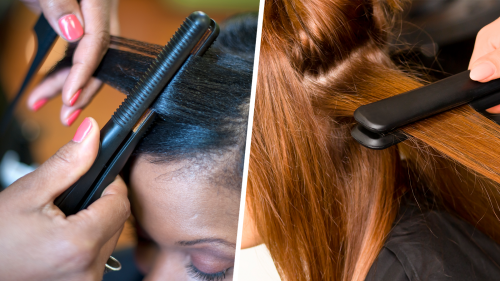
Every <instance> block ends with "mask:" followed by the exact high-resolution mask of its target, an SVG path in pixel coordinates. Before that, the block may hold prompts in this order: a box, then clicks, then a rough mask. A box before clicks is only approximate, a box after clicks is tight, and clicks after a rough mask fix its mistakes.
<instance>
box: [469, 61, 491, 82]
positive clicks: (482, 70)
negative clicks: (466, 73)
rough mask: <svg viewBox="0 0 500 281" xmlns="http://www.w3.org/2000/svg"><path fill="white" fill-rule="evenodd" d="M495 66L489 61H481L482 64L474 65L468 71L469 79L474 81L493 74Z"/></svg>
mask: <svg viewBox="0 0 500 281" xmlns="http://www.w3.org/2000/svg"><path fill="white" fill-rule="evenodd" d="M495 71H496V68H495V66H494V65H493V64H492V63H490V62H483V63H482V64H480V65H478V66H476V67H474V68H473V69H472V70H471V72H470V79H472V80H475V81H482V80H484V79H486V78H488V77H490V76H492V75H493V74H495Z"/></svg>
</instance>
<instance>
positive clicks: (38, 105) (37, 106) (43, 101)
mask: <svg viewBox="0 0 500 281" xmlns="http://www.w3.org/2000/svg"><path fill="white" fill-rule="evenodd" d="M48 101H49V99H47V98H45V99H41V100H39V101H37V102H35V104H33V107H32V109H33V111H38V110H39V109H40V108H42V106H44V105H45V104H46V103H47V102H48Z"/></svg>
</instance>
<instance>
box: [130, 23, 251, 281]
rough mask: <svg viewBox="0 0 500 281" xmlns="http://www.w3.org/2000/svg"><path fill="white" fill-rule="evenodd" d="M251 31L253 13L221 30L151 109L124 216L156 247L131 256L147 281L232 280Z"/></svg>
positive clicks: (223, 26)
mask: <svg viewBox="0 0 500 281" xmlns="http://www.w3.org/2000/svg"><path fill="white" fill-rule="evenodd" d="M256 30H257V25H256V16H255V15H253V14H252V15H246V16H239V17H236V18H234V19H232V20H229V21H227V22H226V23H225V24H224V25H222V26H221V34H220V36H219V38H218V40H217V41H216V42H217V43H216V44H214V46H213V47H212V48H211V49H209V50H208V51H207V53H206V54H205V55H204V56H203V57H199V58H196V59H195V60H194V61H192V62H191V63H189V64H187V65H186V66H185V67H184V68H183V69H182V70H181V72H180V73H179V74H178V75H177V76H176V77H175V78H174V80H173V81H172V82H171V83H170V84H169V86H168V87H167V89H166V90H165V91H164V92H163V93H162V95H161V96H160V97H159V98H158V100H157V101H156V102H155V104H154V106H153V108H154V110H155V112H156V113H157V114H158V118H157V120H156V121H155V122H154V123H153V125H152V126H151V128H150V129H149V131H148V133H147V134H146V136H145V137H144V138H143V140H142V141H141V143H140V144H139V145H138V147H137V148H136V151H135V154H136V159H135V161H134V162H133V164H132V165H131V173H130V181H129V182H130V187H131V196H130V198H131V202H132V209H133V214H134V217H135V219H136V220H137V222H138V224H139V227H140V228H141V232H142V234H143V237H144V236H146V237H149V238H151V240H152V241H154V242H155V243H156V247H154V248H150V247H151V246H146V247H139V248H138V252H137V257H138V258H139V259H140V260H142V261H143V262H142V263H140V265H142V269H143V270H144V271H146V272H148V273H149V274H148V276H150V277H151V278H152V279H165V278H174V277H175V278H178V279H182V278H185V279H189V277H191V278H193V279H195V280H223V279H224V277H227V278H230V277H231V276H232V270H231V268H232V266H233V264H234V253H235V248H236V234H237V227H238V213H239V205H240V204H239V203H240V197H241V196H240V191H241V182H242V173H243V159H244V150H245V142H246V127H247V122H248V119H247V118H248V106H249V100H250V88H251V79H252V69H253V50H254V48H255V36H256ZM235 33H236V34H237V35H238V36H237V37H236V36H235ZM240 38H243V39H245V40H246V41H241V40H240ZM139 234H141V233H139ZM141 244H142V243H141ZM153 252H154V253H155V259H154V262H151V260H149V259H150V257H151V254H152V253H153ZM144 261H145V262H144ZM155 277H156V278H155Z"/></svg>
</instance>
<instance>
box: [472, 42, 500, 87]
mask: <svg viewBox="0 0 500 281" xmlns="http://www.w3.org/2000/svg"><path fill="white" fill-rule="evenodd" d="M470 69H471V72H470V79H472V80H475V81H478V82H488V81H491V80H494V79H498V78H500V49H496V50H495V51H493V52H490V53H488V54H486V55H484V56H482V57H480V58H479V59H477V60H476V61H475V62H474V63H473V64H472V65H471V67H470Z"/></svg>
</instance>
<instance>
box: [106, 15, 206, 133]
mask: <svg viewBox="0 0 500 281" xmlns="http://www.w3.org/2000/svg"><path fill="white" fill-rule="evenodd" d="M210 21H211V20H210V18H209V17H208V16H207V15H206V14H204V13H202V12H194V13H192V14H191V15H190V16H189V17H188V18H186V20H185V21H184V23H183V24H182V25H181V26H180V27H179V29H178V30H177V31H176V32H175V34H174V36H173V37H172V38H171V39H170V41H169V42H168V44H167V45H166V46H165V47H164V48H163V49H162V51H161V52H160V54H159V55H158V56H157V57H156V59H155V61H154V62H153V63H152V64H151V65H150V66H149V68H148V70H147V71H146V73H145V74H144V75H143V76H142V77H141V79H140V80H139V82H138V83H137V84H136V85H135V87H134V90H133V91H132V93H131V94H130V95H129V96H128V97H127V98H126V99H125V100H124V101H123V102H122V104H121V105H120V107H118V109H117V110H116V112H115V114H114V115H113V116H112V119H113V121H114V122H115V123H116V124H118V125H120V126H122V127H130V128H132V126H133V125H134V124H135V123H136V122H137V121H138V120H139V118H140V116H141V115H142V113H143V112H144V111H145V110H146V109H147V108H148V107H149V106H150V105H151V103H152V102H153V101H154V100H155V98H156V97H157V96H158V94H159V93H160V92H161V91H162V90H163V88H164V87H165V86H166V85H167V83H168V82H169V81H170V80H171V78H172V77H173V76H174V75H175V73H176V72H177V70H178V69H179V68H180V67H181V66H182V64H183V63H184V61H185V60H186V59H187V57H188V56H189V54H190V52H191V50H192V49H193V48H194V47H195V46H196V44H197V43H198V41H200V39H201V38H202V36H203V34H204V33H205V31H206V30H207V29H208V26H209V24H210Z"/></svg>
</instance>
